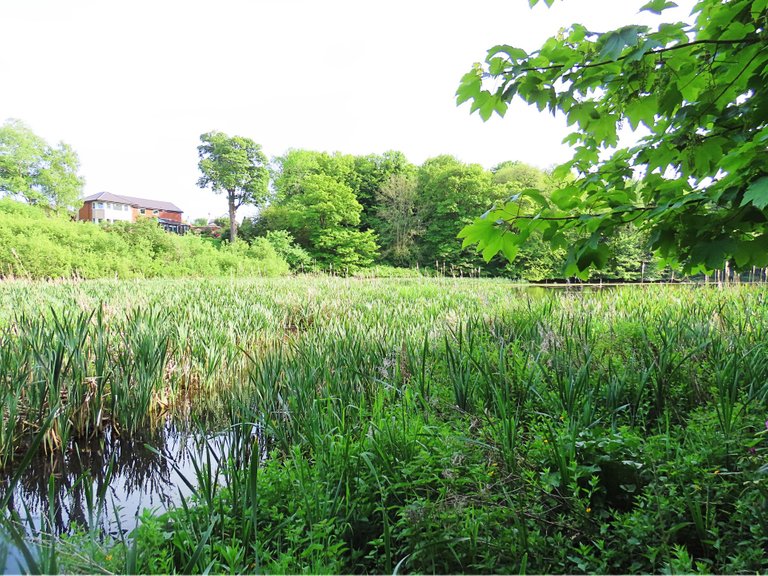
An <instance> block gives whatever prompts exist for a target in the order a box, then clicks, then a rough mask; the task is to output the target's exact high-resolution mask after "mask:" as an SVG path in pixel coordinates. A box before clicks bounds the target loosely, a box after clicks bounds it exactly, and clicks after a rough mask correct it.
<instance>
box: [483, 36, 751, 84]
mask: <svg viewBox="0 0 768 576" xmlns="http://www.w3.org/2000/svg"><path fill="white" fill-rule="evenodd" d="M759 42H760V39H759V38H742V39H741V40H694V41H693V42H686V43H685V44H677V45H676V46H669V47H667V48H659V49H657V50H650V51H648V52H646V53H645V54H643V58H645V57H646V56H654V55H657V54H664V53H665V52H672V51H673V50H682V49H683V48H690V47H691V46H698V45H701V44H712V45H730V46H733V45H738V44H757V43H759ZM630 56H631V54H625V55H624V56H620V57H619V58H616V60H603V61H601V62H592V63H590V64H582V65H578V64H575V65H573V66H572V67H571V68H573V70H574V71H579V70H587V69H589V68H599V67H600V66H606V65H608V64H613V63H614V62H621V61H622V60H626V59H627V58H629V57H630ZM563 68H565V64H552V65H550V66H538V67H536V66H532V67H530V68H523V69H522V70H521V72H546V71H548V70H562V69H563ZM499 75H500V74H496V76H499Z"/></svg>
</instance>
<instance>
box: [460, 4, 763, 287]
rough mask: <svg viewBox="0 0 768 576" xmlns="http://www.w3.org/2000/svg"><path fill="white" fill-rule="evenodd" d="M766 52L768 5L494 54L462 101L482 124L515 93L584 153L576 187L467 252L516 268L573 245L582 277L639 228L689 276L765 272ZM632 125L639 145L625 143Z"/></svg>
mask: <svg viewBox="0 0 768 576" xmlns="http://www.w3.org/2000/svg"><path fill="white" fill-rule="evenodd" d="M530 3H531V5H535V4H537V3H538V0H531V1H530ZM553 3H554V0H546V4H548V5H551V4H553ZM674 6H675V3H674V2H668V1H666V0H651V1H650V2H648V3H647V4H646V5H645V6H644V7H643V10H646V11H649V12H653V13H656V14H661V13H662V12H663V11H664V10H666V9H668V8H670V7H674ZM766 47H768V3H766V2H765V1H764V0H758V1H753V0H728V1H721V0H699V1H698V2H697V3H696V5H695V8H694V10H693V13H692V15H691V21H690V22H662V23H660V24H659V25H658V26H657V27H655V28H651V27H647V26H639V25H630V26H625V27H623V28H620V29H618V30H613V31H609V32H605V33H596V32H593V31H590V29H589V28H587V27H585V26H583V25H581V24H574V25H572V26H571V27H569V28H568V29H566V30H563V31H561V32H560V33H558V35H557V36H553V37H552V38H550V39H548V40H547V41H546V42H545V43H544V44H543V45H542V46H541V48H539V49H538V50H534V51H533V52H530V53H528V52H526V51H525V50H523V49H521V48H517V47H514V46H509V45H499V46H495V47H494V48H492V49H491V50H490V51H489V52H488V56H487V58H486V62H485V65H480V64H478V65H476V66H475V67H474V68H473V69H472V71H470V72H469V73H467V74H466V75H465V76H464V78H463V80H462V82H461V85H460V87H459V89H458V92H457V96H458V102H459V103H462V102H465V101H468V100H471V101H472V111H478V112H479V113H480V115H481V116H482V117H483V118H484V119H488V118H489V117H490V116H491V115H492V114H493V112H494V111H495V112H497V113H498V114H500V115H504V114H505V112H506V111H507V107H508V104H509V102H511V101H512V100H513V99H514V98H515V97H520V98H521V99H522V100H523V101H525V102H527V103H529V104H533V105H535V106H537V107H538V109H539V110H544V109H546V110H549V111H551V112H553V113H555V112H561V113H562V114H564V115H565V117H566V118H567V121H568V124H569V125H575V130H574V132H573V133H572V134H571V135H570V136H568V137H567V138H566V141H567V142H568V143H569V144H571V145H572V146H573V149H574V155H573V158H572V159H571V160H570V161H569V162H567V163H566V164H564V165H563V166H560V167H559V168H558V169H557V171H556V172H557V173H559V174H563V175H565V174H575V179H574V180H573V181H571V182H570V183H568V184H567V185H564V186H561V187H560V188H559V189H558V191H557V192H556V193H554V194H552V195H551V196H549V197H547V196H545V195H542V194H541V193H540V190H539V189H538V188H537V187H531V188H528V189H525V190H521V191H520V192H519V193H518V194H515V195H513V196H511V197H510V198H508V199H507V200H506V201H505V202H501V203H499V204H498V205H497V206H496V208H495V209H494V210H492V211H489V212H488V213H487V214H486V215H485V216H484V217H483V218H481V219H479V220H477V221H476V222H475V223H474V224H473V225H471V226H468V227H467V228H466V229H465V230H464V231H463V233H462V234H463V236H464V237H465V244H477V245H478V247H479V249H480V250H482V251H483V252H484V253H485V255H486V258H489V257H490V256H491V255H492V254H496V253H497V252H503V253H504V254H505V255H506V256H507V257H508V258H509V259H514V257H515V256H516V254H517V252H518V250H519V248H520V246H521V245H523V244H524V243H525V242H526V241H527V239H528V238H529V236H531V235H533V234H535V233H540V234H541V235H542V238H544V239H545V240H546V241H547V242H549V243H550V244H552V245H553V246H554V247H562V248H567V255H568V257H567V267H566V274H574V273H577V272H579V271H582V272H583V271H585V270H586V269H587V268H589V267H595V268H600V267H602V266H603V265H604V263H605V262H606V261H607V260H608V259H609V254H608V250H609V248H608V246H607V244H606V241H608V240H609V239H611V238H613V237H614V236H615V234H616V233H617V230H618V229H620V228H623V227H624V226H626V224H627V223H630V222H631V223H632V224H633V225H634V226H635V227H636V228H639V229H640V230H643V231H644V232H645V233H646V234H647V235H648V238H649V240H650V246H651V247H652V248H653V249H654V250H656V251H658V253H660V254H661V256H663V257H664V258H666V259H668V260H669V261H670V262H673V263H677V264H679V265H681V266H682V268H683V269H684V270H685V271H687V272H692V271H697V270H698V271H704V270H712V269H716V268H720V267H722V266H723V265H724V264H725V263H726V262H730V263H731V264H732V265H735V266H736V267H738V268H742V269H746V268H749V267H752V266H758V267H762V266H766V265H768V212H767V211H766V209H767V208H768V154H766V151H767V150H768V124H767V123H766V122H767V119H768V91H766V88H765V87H766V80H768V76H767V70H768V50H767V49H766ZM626 124H628V125H629V126H630V127H631V128H632V130H638V129H639V128H641V131H640V134H641V135H642V137H641V138H640V139H639V141H638V143H637V144H635V145H632V146H628V147H620V146H619V144H620V142H619V138H618V134H619V129H620V127H621V126H623V125H626ZM606 152H610V153H606Z"/></svg>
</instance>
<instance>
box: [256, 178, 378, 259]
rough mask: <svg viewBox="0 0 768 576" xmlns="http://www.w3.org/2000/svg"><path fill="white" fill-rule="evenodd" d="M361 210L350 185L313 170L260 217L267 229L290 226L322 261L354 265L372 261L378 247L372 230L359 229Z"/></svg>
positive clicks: (301, 241)
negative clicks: (362, 230)
mask: <svg viewBox="0 0 768 576" xmlns="http://www.w3.org/2000/svg"><path fill="white" fill-rule="evenodd" d="M361 212H362V206H361V205H360V203H359V202H358V201H357V199H356V198H355V194H354V192H352V189H351V188H350V187H349V186H347V185H346V184H344V183H342V182H338V181H337V180H335V179H334V178H332V177H331V176H328V175H325V174H318V173H310V174H309V175H307V176H304V177H303V178H302V179H301V181H300V183H298V185H297V187H296V188H295V189H292V190H291V193H290V195H288V196H287V197H285V196H283V197H280V198H279V199H278V200H277V201H275V202H274V203H273V204H271V205H270V206H269V207H267V208H266V209H265V210H263V211H262V214H261V217H260V221H261V222H262V223H263V225H264V227H265V229H266V230H287V231H288V232H289V233H290V234H291V235H292V236H293V237H294V238H295V239H296V242H297V243H298V244H299V245H300V246H302V247H303V248H304V249H306V250H307V251H308V252H309V253H310V254H311V255H312V256H313V257H314V258H315V259H316V260H317V261H318V262H320V263H321V264H323V265H325V266H328V267H330V266H333V268H335V269H337V270H339V269H344V268H350V269H355V268H359V267H365V266H368V265H370V264H371V263H372V262H373V258H374V257H375V255H376V251H377V246H376V242H375V237H374V235H373V233H372V232H371V231H365V232H361V231H360V230H358V229H357V227H358V225H359V224H360V213H361Z"/></svg>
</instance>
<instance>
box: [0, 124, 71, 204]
mask: <svg viewBox="0 0 768 576" xmlns="http://www.w3.org/2000/svg"><path fill="white" fill-rule="evenodd" d="M79 168H80V161H79V160H78V157H77V154H76V153H75V152H74V150H72V148H71V147H70V146H69V145H68V144H64V143H63V142H60V143H59V144H58V145H57V146H55V147H54V146H51V145H50V144H48V143H47V142H46V141H45V140H43V139H42V138H41V137H40V136H37V135H36V134H35V133H34V132H32V130H30V129H29V128H28V127H27V126H26V125H25V124H24V123H22V122H21V121H19V120H8V121H6V122H5V123H4V124H3V125H2V126H0V195H3V196H10V197H15V198H20V199H22V200H24V201H25V202H27V203H29V204H36V205H41V206H45V207H47V208H51V209H54V210H67V209H69V210H71V209H73V208H75V206H76V205H77V203H78V200H79V198H80V195H81V193H82V190H83V184H84V180H83V178H82V177H81V176H78V174H77V171H78V170H79Z"/></svg>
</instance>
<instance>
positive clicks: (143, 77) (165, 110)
mask: <svg viewBox="0 0 768 576" xmlns="http://www.w3.org/2000/svg"><path fill="white" fill-rule="evenodd" d="M644 3H645V0H566V1H565V2H556V4H555V5H554V6H553V7H552V8H550V9H547V8H546V6H545V5H544V3H543V1H542V2H541V4H540V5H539V6H537V7H536V8H534V9H529V8H528V2H527V0H477V1H474V2H469V1H464V2H458V1H454V0H406V1H404V0H387V1H386V2H381V1H377V2H373V1H366V0H348V1H342V0H324V1H322V2H320V1H317V0H314V1H312V0H250V1H245V0H217V1H216V2H212V1H205V2H201V1H193V0H184V1H171V0H164V1H161V0H152V1H145V0H131V1H127V0H126V1H123V2H117V1H106V0H93V1H84V0H66V1H64V0H46V1H44V0H1V1H0V78H2V82H1V83H0V122H3V121H4V120H5V119H7V118H18V119H20V120H22V121H24V122H25V123H26V124H28V125H29V126H30V128H31V129H32V130H33V131H34V132H35V133H37V134H39V135H40V136H42V137H43V138H45V139H46V140H48V141H49V142H51V143H54V142H58V141H62V140H63V141H64V142H67V143H68V144H70V145H72V146H73V147H74V149H75V150H76V151H77V153H78V154H79V156H80V160H81V174H82V175H83V176H84V177H85V179H86V185H85V194H86V195H87V194H93V193H96V192H100V191H109V192H113V193H116V194H126V195H129V196H138V197H143V198H154V199H157V200H166V201H171V202H174V203H175V204H177V205H178V206H180V207H181V208H182V209H183V210H184V211H185V217H188V218H190V219H193V218H196V217H201V216H202V217H206V216H208V215H210V216H211V217H216V216H219V215H221V214H224V213H225V212H226V202H225V201H224V199H223V197H221V196H216V195H214V194H213V193H211V192H210V191H207V190H201V189H199V188H197V186H196V182H197V178H198V171H197V160H198V159H197V145H198V144H199V136H200V134H202V133H204V132H208V131H210V130H221V131H224V132H226V133H228V134H230V135H234V134H237V135H241V136H247V137H250V138H252V139H254V140H255V141H256V142H258V143H260V144H261V145H262V147H263V149H264V152H265V153H266V154H267V156H269V157H273V156H278V155H281V154H283V153H285V151H286V150H288V149H289V148H307V149H311V150H321V151H328V152H333V151H340V152H343V153H350V154H369V153H381V152H384V151H386V150H400V151H402V152H403V153H405V155H406V156H407V157H408V159H409V160H410V161H411V162H413V163H415V164H421V163H422V162H423V161H424V160H426V159H427V158H430V157H432V156H436V155H438V154H453V155H455V156H457V157H458V158H459V159H460V160H462V161H465V162H477V163H480V164H482V165H483V166H485V167H486V168H490V167H491V166H493V165H494V164H496V163H498V162H500V161H502V160H521V161H524V162H527V163H530V164H533V165H536V166H539V167H542V168H545V167H548V166H551V165H553V164H557V163H560V162H562V161H564V160H566V159H567V158H569V157H570V154H569V151H568V148H567V147H566V146H564V145H563V144H561V140H562V138H563V137H564V136H565V135H566V134H567V133H568V130H567V129H566V126H565V122H564V121H563V120H562V119H561V118H553V117H552V116H550V115H548V114H546V113H539V112H538V111H537V110H536V109H535V108H528V107H527V106H525V105H524V104H522V103H520V102H517V103H516V105H514V106H513V107H512V108H511V109H510V111H509V112H508V113H507V116H506V118H504V119H500V118H498V117H494V118H493V119H492V120H490V121H489V122H487V123H483V122H482V121H481V120H480V118H479V116H478V115H477V114H473V115H471V116H470V115H469V106H468V105H466V104H465V105H463V106H462V107H460V108H459V107H457V106H456V104H455V96H454V94H455V91H456V88H457V87H458V84H459V80H460V79H461V76H462V75H463V74H464V73H466V72H467V71H468V70H469V69H470V67H471V66H472V63H473V62H477V61H481V60H483V59H484V58H485V54H486V51H487V50H488V48H490V47H491V46H493V45H495V44H500V43H507V44H512V45H515V46H520V47H522V48H524V49H526V50H532V49H535V48H537V47H538V46H540V45H541V43H542V42H543V41H544V40H545V39H546V38H548V37H549V36H551V35H553V34H555V33H556V32H557V30H558V29H559V28H560V27H563V26H566V25H569V24H571V23H573V22H580V23H582V24H584V25H586V26H587V27H588V28H589V29H591V30H594V31H598V32H599V31H606V30H609V29H613V28H616V27H618V26H621V25H625V24H631V23H649V22H653V18H652V17H651V15H649V14H647V13H643V15H638V10H639V8H640V7H641V6H642V5H643V4H644ZM679 3H680V4H685V5H687V6H688V7H690V4H691V1H690V0H685V1H683V2H679ZM688 12H689V10H685V11H682V10H681V11H679V12H678V13H677V14H675V16H676V17H677V18H681V19H683V18H685V17H686V16H687V14H688ZM665 17H666V18H669V16H668V15H666V13H665ZM243 213H246V212H243ZM240 215H242V214H240Z"/></svg>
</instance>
